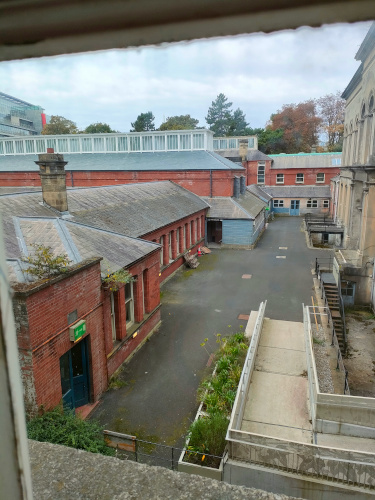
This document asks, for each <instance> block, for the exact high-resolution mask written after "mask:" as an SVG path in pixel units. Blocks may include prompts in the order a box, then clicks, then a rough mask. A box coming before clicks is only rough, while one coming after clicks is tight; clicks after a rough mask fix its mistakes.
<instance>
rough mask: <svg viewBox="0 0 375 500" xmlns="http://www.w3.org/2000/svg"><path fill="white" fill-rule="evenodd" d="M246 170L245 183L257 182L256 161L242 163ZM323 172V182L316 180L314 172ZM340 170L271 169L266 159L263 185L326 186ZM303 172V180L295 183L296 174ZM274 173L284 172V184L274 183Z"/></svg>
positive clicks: (336, 168) (338, 168) (337, 168)
mask: <svg viewBox="0 0 375 500" xmlns="http://www.w3.org/2000/svg"><path fill="white" fill-rule="evenodd" d="M244 166H245V167H246V170H247V185H248V186H249V185H250V184H258V162H257V161H248V162H246V163H245V164H244ZM318 172H319V173H323V174H325V175H324V182H316V174H317V173H318ZM339 172H340V167H335V168H301V169H300V170H299V169H298V168H283V169H281V168H278V169H271V161H268V160H267V161H266V169H265V185H266V186H311V185H314V186H326V185H329V183H330V180H331V179H332V177H335V175H337V174H338V173H339ZM297 173H303V174H304V182H303V183H296V174H297ZM276 174H284V184H277V183H276Z"/></svg>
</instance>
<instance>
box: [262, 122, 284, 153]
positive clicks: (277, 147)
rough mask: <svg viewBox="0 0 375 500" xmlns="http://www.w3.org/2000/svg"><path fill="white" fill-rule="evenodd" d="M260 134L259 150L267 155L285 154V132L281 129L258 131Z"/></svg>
mask: <svg viewBox="0 0 375 500" xmlns="http://www.w3.org/2000/svg"><path fill="white" fill-rule="evenodd" d="M256 130H259V131H260V132H258V133H257V135H258V149H259V151H262V153H265V154H266V155H271V154H278V153H283V152H284V149H285V141H284V131H283V129H281V128H279V129H277V130H271V129H256Z"/></svg>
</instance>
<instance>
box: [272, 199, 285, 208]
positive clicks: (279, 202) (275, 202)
mask: <svg viewBox="0 0 375 500" xmlns="http://www.w3.org/2000/svg"><path fill="white" fill-rule="evenodd" d="M272 204H273V207H274V208H284V200H280V199H277V200H273V202H272Z"/></svg>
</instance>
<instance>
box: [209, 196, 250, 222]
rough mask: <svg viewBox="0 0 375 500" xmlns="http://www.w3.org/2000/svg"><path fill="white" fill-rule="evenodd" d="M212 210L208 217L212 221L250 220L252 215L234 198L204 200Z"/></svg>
mask: <svg viewBox="0 0 375 500" xmlns="http://www.w3.org/2000/svg"><path fill="white" fill-rule="evenodd" d="M203 199H204V200H205V201H206V202H207V203H208V204H209V205H210V208H209V210H208V212H207V217H208V218H212V219H250V218H251V217H250V215H249V214H248V213H247V212H246V210H244V209H243V208H242V207H241V206H240V205H238V204H237V203H235V201H234V200H233V198H230V197H221V196H218V197H216V198H206V197H204V198H203Z"/></svg>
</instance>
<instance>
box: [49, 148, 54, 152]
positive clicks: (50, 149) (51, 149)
mask: <svg viewBox="0 0 375 500" xmlns="http://www.w3.org/2000/svg"><path fill="white" fill-rule="evenodd" d="M54 152H55V150H54V149H53V148H47V153H54Z"/></svg>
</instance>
